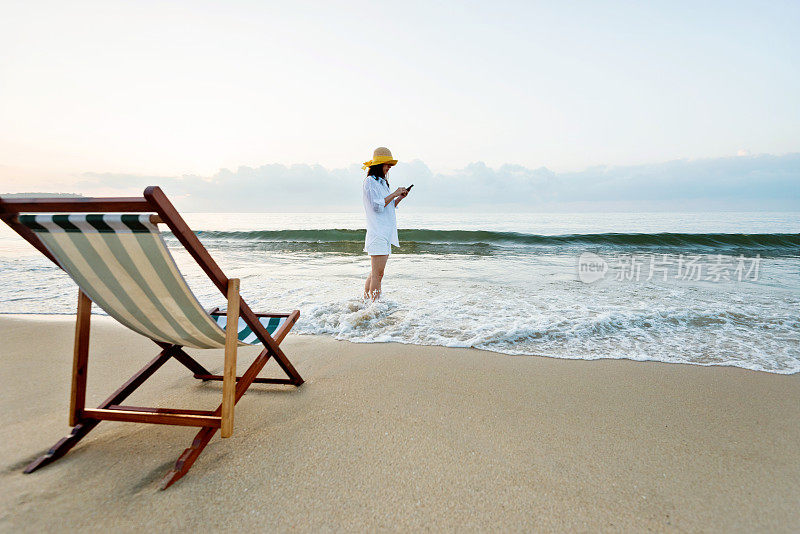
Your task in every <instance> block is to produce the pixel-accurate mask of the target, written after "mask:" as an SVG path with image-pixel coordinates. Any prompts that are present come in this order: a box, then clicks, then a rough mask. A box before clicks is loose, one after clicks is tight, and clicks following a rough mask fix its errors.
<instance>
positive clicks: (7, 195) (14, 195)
mask: <svg viewBox="0 0 800 534" xmlns="http://www.w3.org/2000/svg"><path fill="white" fill-rule="evenodd" d="M0 197H3V198H24V197H48V198H62V197H71V198H84V196H83V195H78V194H77V193H0Z"/></svg>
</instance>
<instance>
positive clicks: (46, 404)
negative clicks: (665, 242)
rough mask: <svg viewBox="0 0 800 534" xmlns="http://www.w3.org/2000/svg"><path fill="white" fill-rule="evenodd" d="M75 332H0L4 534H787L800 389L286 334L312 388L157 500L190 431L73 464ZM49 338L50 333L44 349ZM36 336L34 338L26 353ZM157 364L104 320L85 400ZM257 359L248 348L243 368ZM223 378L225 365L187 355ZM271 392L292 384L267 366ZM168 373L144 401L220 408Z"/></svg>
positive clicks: (160, 430) (132, 433)
mask: <svg viewBox="0 0 800 534" xmlns="http://www.w3.org/2000/svg"><path fill="white" fill-rule="evenodd" d="M73 330H74V319H73V318H72V317H71V316H69V315H63V316H61V315H59V316H55V317H53V316H50V317H49V318H47V317H46V316H45V317H43V316H33V315H23V316H15V317H12V316H10V315H0V339H3V359H4V363H5V370H4V373H2V376H1V377H0V381H2V382H1V383H0V386H1V387H2V390H3V392H4V400H5V403H6V410H4V411H3V414H2V416H0V417H2V420H3V421H4V422H5V425H6V428H7V429H8V435H9V436H10V439H6V440H4V441H3V443H2V445H0V450H2V454H0V458H2V463H3V465H2V467H0V477H2V480H0V483H2V485H3V487H4V488H5V491H4V492H3V493H2V495H0V528H2V529H3V530H11V529H21V530H23V531H34V530H39V531H41V530H44V529H54V528H63V527H64V526H67V527H69V528H90V529H92V530H101V529H108V528H118V529H122V530H133V529H141V528H148V527H160V528H163V527H167V528H172V529H184V530H185V529H188V528H203V527H205V528H208V527H212V528H226V529H230V528H234V527H236V528H259V527H260V528H263V527H264V525H265V524H269V525H270V526H271V528H275V529H276V530H287V529H294V530H298V529H299V530H317V529H335V530H343V529H351V528H356V529H361V530H364V529H371V530H375V529H383V530H408V529H422V528H429V529H431V528H435V529H450V530H454V529H471V530H475V529H480V530H486V529H489V528H497V527H498V526H499V527H501V528H504V529H515V530H530V529H539V530H597V529H603V530H631V529H634V530H645V529H652V530H656V531H671V530H679V531H681V530H695V531H696V530H704V531H708V530H712V531H713V530H716V531H726V530H728V531H729V530H731V529H735V530H756V529H757V530H766V529H769V530H778V531H783V530H789V529H791V528H792V525H796V524H798V523H800V510H798V508H797V506H796V503H797V502H798V500H800V489H798V486H797V480H798V479H800V448H798V447H797V443H798V442H800V375H797V374H796V375H780V374H775V373H766V372H753V371H749V370H746V369H741V368H737V367H727V366H726V367H722V366H698V365H673V364H666V363H662V362H639V361H631V360H610V359H608V360H578V359H575V360H571V359H560V358H552V357H547V356H524V357H521V356H512V355H504V354H502V353H494V352H493V353H492V354H491V356H492V357H487V355H486V354H484V353H483V351H479V350H477V349H461V348H446V347H438V346H421V345H411V344H397V343H343V342H341V341H337V340H334V339H332V338H330V337H327V336H316V335H302V336H298V335H291V334H290V335H289V337H287V339H286V340H285V341H284V342H283V343H282V344H281V347H282V349H283V350H284V352H285V353H286V354H287V356H288V357H289V359H290V360H291V361H292V362H293V363H294V365H295V366H296V367H297V369H298V370H299V371H300V373H301V374H302V375H303V377H304V378H305V379H306V384H304V385H303V386H301V387H300V388H296V389H295V388H290V387H286V386H271V385H258V386H254V387H253V388H251V389H250V390H249V391H248V393H247V395H246V396H245V398H244V399H242V402H240V403H239V404H238V405H237V408H236V418H237V419H236V426H235V430H234V435H233V437H232V438H230V439H226V440H221V439H220V438H219V437H218V436H217V437H215V438H214V439H213V440H212V442H211V443H210V445H209V446H208V448H207V449H206V452H204V453H203V454H202V455H201V456H200V458H199V459H198V461H197V463H196V464H195V465H194V467H193V468H192V469H191V471H190V472H189V473H188V474H187V476H186V477H184V478H183V479H182V480H181V481H179V482H178V483H177V484H175V486H173V487H171V488H170V489H168V490H167V491H165V492H160V491H158V490H157V485H158V481H159V480H160V478H161V476H163V474H164V473H165V471H166V470H167V469H169V467H170V466H171V465H172V464H173V463H174V462H175V460H176V459H177V457H178V456H179V455H180V453H181V452H182V451H183V450H184V449H185V448H186V447H187V446H189V444H190V442H191V439H192V437H193V436H194V432H193V431H192V429H186V428H179V427H167V426H154V425H142V424H129V423H112V422H104V423H102V424H100V425H99V426H98V427H97V429H95V430H94V431H93V432H92V433H90V434H89V436H87V438H86V439H84V440H83V441H82V442H81V443H80V444H79V445H78V446H77V447H76V448H75V449H73V450H72V451H71V452H70V453H68V454H67V455H66V456H65V457H64V458H62V459H60V460H58V461H57V462H55V463H53V464H52V465H50V466H47V467H45V468H43V469H41V470H40V471H37V472H35V473H33V474H31V475H23V474H22V473H21V469H22V468H23V467H24V465H25V464H26V463H27V462H28V461H30V460H32V459H33V458H34V457H36V456H37V455H38V454H40V453H42V452H43V451H45V450H46V449H47V448H49V447H50V446H51V445H52V444H53V443H55V441H57V440H58V439H60V438H61V437H63V436H64V435H65V434H66V433H67V431H68V427H67V424H66V415H67V408H68V403H69V373H70V370H71V364H72V335H73ZM43 332H44V333H46V335H43ZM32 340H36V341H37V342H36V343H33V342H32ZM156 352H157V347H156V346H155V345H154V344H153V343H152V342H151V341H149V340H147V339H145V338H143V337H141V336H139V335H137V334H135V333H132V332H129V331H127V330H125V329H124V328H122V327H120V326H119V325H117V324H116V323H115V322H114V321H113V320H112V319H110V318H103V317H102V316H93V317H92V338H91V344H90V359H89V375H88V376H89V387H88V391H89V396H88V398H87V404H89V405H92V404H97V403H99V402H100V401H102V399H103V398H104V397H105V395H106V394H107V393H108V392H109V391H111V390H113V389H114V388H116V387H117V386H118V385H119V384H121V383H122V382H123V381H125V380H126V379H127V378H128V377H129V376H130V374H132V372H134V371H136V370H137V369H138V368H139V367H141V365H143V364H144V363H145V362H146V361H147V360H149V359H150V358H152V357H153V356H154V355H155V353H156ZM255 352H257V351H256V350H255V349H252V348H249V349H245V350H242V351H241V359H240V367H241V368H243V367H244V366H245V365H247V364H248V363H249V361H251V359H252V357H253V356H254V354H255ZM190 353H191V354H193V355H195V356H197V359H198V360H199V361H201V362H202V363H203V364H204V365H206V366H208V367H209V368H212V367H213V369H215V370H216V369H220V368H221V365H222V358H221V356H220V354H219V351H213V350H209V351H190ZM261 376H280V374H279V370H278V368H277V366H276V365H274V363H273V362H271V363H270V364H269V365H268V366H267V368H266V369H265V370H264V372H262V375H261ZM220 392H221V390H220V388H219V386H218V385H214V384H209V383H205V384H204V383H201V382H198V381H197V380H194V379H193V378H192V377H191V375H190V374H189V373H188V372H187V371H186V370H185V369H184V368H183V367H182V366H180V365H178V364H176V363H174V362H168V363H167V364H166V365H165V366H164V367H163V368H162V369H161V370H159V371H158V373H157V374H156V375H155V376H154V378H153V379H151V381H150V382H148V383H147V385H145V386H144V387H143V388H142V390H141V391H137V392H136V393H135V394H134V396H133V397H132V399H135V401H133V400H132V402H134V403H136V404H141V405H150V406H180V407H184V408H188V407H191V408H199V409H208V408H207V407H208V406H213V405H216V403H218V402H219V396H220Z"/></svg>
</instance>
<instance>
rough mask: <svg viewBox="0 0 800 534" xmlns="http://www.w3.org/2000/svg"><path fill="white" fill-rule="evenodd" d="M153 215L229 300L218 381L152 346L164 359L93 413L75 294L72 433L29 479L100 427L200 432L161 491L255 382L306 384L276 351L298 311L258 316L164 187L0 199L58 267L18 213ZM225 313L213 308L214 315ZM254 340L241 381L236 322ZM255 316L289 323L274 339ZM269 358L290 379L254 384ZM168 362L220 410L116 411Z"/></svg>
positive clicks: (86, 314)
mask: <svg viewBox="0 0 800 534" xmlns="http://www.w3.org/2000/svg"><path fill="white" fill-rule="evenodd" d="M86 212H88V213H120V212H126V213H155V215H151V221H152V222H153V223H164V224H166V225H167V227H168V228H169V229H170V230H171V231H172V233H173V234H174V236H175V237H176V238H177V239H178V241H179V242H180V243H181V245H183V247H184V248H185V249H186V250H187V252H189V254H190V255H191V256H192V258H194V260H195V261H196V262H197V264H198V265H199V266H200V268H201V269H203V271H204V272H205V273H206V274H207V275H208V277H209V278H210V279H211V281H212V283H214V285H215V286H217V288H218V289H219V290H220V291H221V292H222V294H223V295H225V298H226V299H227V301H228V306H227V311H226V312H225V313H226V314H227V323H226V325H230V327H228V326H226V328H225V331H226V339H225V363H224V371H223V374H222V375H215V374H212V373H211V372H210V371H208V370H207V369H206V368H205V367H203V366H202V365H201V364H200V363H199V362H198V361H197V360H195V359H194V358H192V357H191V356H189V355H188V354H187V353H186V352H185V351H184V350H183V348H182V347H181V346H179V345H173V344H170V343H164V342H160V341H156V342H155V343H156V344H157V345H158V346H159V347H161V352H160V353H159V354H158V355H157V356H156V357H155V358H154V359H152V360H151V361H150V362H149V363H148V364H147V365H145V366H144V367H142V368H141V369H140V370H139V371H138V372H137V373H136V374H134V375H133V376H132V377H130V378H129V379H128V381H127V382H125V383H124V384H123V385H122V386H120V387H119V388H118V389H117V390H116V391H115V392H114V393H112V394H111V396H110V397H108V398H107V399H106V400H105V401H104V402H103V403H101V404H100V405H99V406H98V407H97V408H94V409H89V408H86V407H85V404H86V373H87V365H88V357H89V329H90V319H91V306H92V301H91V300H90V299H89V297H87V296H86V295H85V294H84V293H83V292H82V291H79V292H78V308H77V313H76V324H75V346H74V352H73V367H72V388H71V395H70V409H69V424H70V426H72V431H71V433H70V434H69V435H68V436H66V437H64V438H62V439H61V440H60V441H59V442H58V443H56V444H55V445H53V447H51V448H50V450H49V451H47V452H46V453H45V454H44V455H42V456H40V457H39V458H37V459H36V460H34V461H33V462H32V463H31V464H29V465H28V466H27V467H26V468H25V470H24V472H25V473H31V472H33V471H35V470H36V469H39V468H40V467H43V466H45V465H47V464H49V463H52V462H53V461H55V460H57V459H59V458H61V457H62V456H64V455H65V454H66V453H67V452H68V451H69V450H70V449H71V448H72V447H74V446H75V445H76V444H77V443H78V442H79V441H80V440H81V439H83V437H85V436H86V435H87V434H88V433H89V432H90V431H91V430H92V429H93V428H94V427H96V426H97V424H98V423H100V421H125V422H136V423H154V424H162V425H179V426H194V427H200V431H199V432H198V433H197V435H196V436H195V438H194V441H193V442H192V444H191V446H190V447H189V448H187V449H186V450H185V451H184V452H183V454H181V456H180V457H179V458H178V461H177V462H176V463H175V466H174V467H173V469H172V470H170V471H169V472H168V473H167V475H166V476H165V477H164V479H163V480H162V482H161V489H166V488H168V487H169V486H171V485H172V484H174V483H175V482H176V481H177V480H178V479H180V478H181V477H182V476H183V475H185V474H186V473H187V472H188V471H189V468H191V466H192V464H193V463H194V462H195V460H197V457H198V456H199V455H200V453H202V452H203V449H204V448H205V446H206V445H207V444H208V442H209V441H211V438H212V437H213V436H214V434H215V433H216V432H217V429H219V430H220V431H221V432H220V433H221V435H222V437H223V438H227V437H229V436H230V435H231V434H232V432H233V421H234V406H235V405H236V403H237V402H238V401H239V399H240V398H241V397H242V395H244V393H245V392H246V391H247V389H248V388H249V387H250V385H251V384H253V383H260V384H289V385H293V386H299V385H301V384H302V383H303V378H302V377H301V376H300V374H299V373H298V372H297V370H296V369H295V368H294V366H293V365H292V364H291V362H290V361H289V359H288V358H287V357H286V355H285V354H284V353H283V351H282V350H281V349H280V347H279V345H280V343H281V341H283V338H284V337H286V334H288V333H289V330H291V328H292V326H293V325H294V323H295V322H296V321H297V319H298V318H299V316H300V312H299V311H297V310H295V311H293V312H291V313H255V312H253V310H251V309H250V307H249V306H248V305H247V303H246V302H245V301H244V299H242V297H241V296H240V294H239V280H238V279H236V278H228V277H226V276H225V274H224V273H223V272H222V269H220V268H219V266H218V265H217V263H216V262H215V261H214V259H213V258H212V257H211V255H210V254H209V253H208V251H207V250H206V248H205V247H204V246H203V244H202V243H201V242H200V240H199V239H198V238H197V235H195V233H194V232H192V230H191V229H190V228H189V226H188V225H187V224H186V222H185V221H184V220H183V218H182V217H181V216H180V214H179V213H178V211H177V210H176V209H175V207H174V206H173V205H172V203H171V202H170V201H169V199H168V198H167V196H166V195H165V194H164V193H163V191H161V188H159V187H156V186H151V187H148V188H147V189H145V191H144V195H143V197H114V198H18V199H17V198H15V199H3V198H0V219H2V220H3V222H5V223H6V224H7V225H8V226H9V227H11V229H12V230H14V231H15V232H17V233H18V234H19V235H20V236H21V237H23V238H24V239H25V240H26V241H28V242H29V243H30V244H31V245H33V246H34V247H36V249H38V250H39V251H40V252H41V253H42V254H44V255H45V256H47V257H48V258H49V259H50V260H51V261H53V262H54V263H56V265H58V263H57V262H56V260H55V258H54V257H53V256H52V255H51V254H50V252H49V251H48V250H47V248H46V247H45V246H44V244H43V243H42V242H41V241H40V240H39V238H38V237H37V236H36V234H35V233H34V232H33V231H31V230H30V229H29V228H28V227H26V226H24V225H22V224H21V223H20V222H19V214H20V213H86ZM222 313H223V312H220V311H219V308H216V309H215V310H213V311H212V312H211V314H212V315H221V314H222ZM239 317H242V319H244V321H245V323H247V325H248V326H249V327H250V329H251V330H252V331H253V332H254V333H255V334H256V337H257V338H258V340H259V341H260V342H261V343H262V344H263V346H264V349H263V350H262V351H261V353H260V354H259V355H258V357H256V359H255V360H254V361H253V363H252V364H251V365H250V367H249V368H248V369H247V371H245V373H244V374H243V375H242V376H236V349H237V345H238V337H237V335H238V332H237V325H238V322H239V321H238V318H239ZM260 317H286V318H287V320H286V321H285V322H284V323H283V324H282V325H281V326H280V327H279V328H278V329H277V330H276V331H275V332H274V336H271V335H270V334H269V332H267V330H266V328H264V325H262V324H261V322H260V321H259V318H260ZM270 357H274V358H275V361H276V362H277V363H278V365H279V366H280V367H281V368H282V369H283V371H284V372H285V373H286V375H287V376H288V377H289V378H258V377H257V375H258V373H259V372H261V370H262V369H263V368H264V365H266V363H267V361H268V360H269V358H270ZM170 358H175V360H177V361H178V362H180V363H181V364H182V365H184V366H185V367H186V368H187V369H189V370H190V371H191V372H192V373H193V374H194V377H195V378H197V379H200V380H203V381H206V380H221V381H222V403H221V404H220V405H219V407H218V408H217V409H216V410H213V411H204V410H185V409H174V408H151V407H141V406H126V405H123V404H121V403H122V402H123V401H124V400H125V398H127V397H128V396H129V395H130V394H131V393H133V391H134V390H136V389H137V388H138V387H139V386H141V385H142V384H143V383H144V382H145V381H146V380H147V379H148V378H150V377H151V376H152V375H153V374H154V373H155V372H156V371H157V370H158V369H159V368H160V367H161V366H162V365H164V363H166V362H167V361H168V360H169V359H170Z"/></svg>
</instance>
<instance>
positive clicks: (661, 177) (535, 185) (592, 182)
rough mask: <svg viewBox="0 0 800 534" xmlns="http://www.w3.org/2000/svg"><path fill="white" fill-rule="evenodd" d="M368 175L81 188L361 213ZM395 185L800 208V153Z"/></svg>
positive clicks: (552, 205) (597, 201)
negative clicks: (153, 190) (154, 188)
mask: <svg viewBox="0 0 800 534" xmlns="http://www.w3.org/2000/svg"><path fill="white" fill-rule="evenodd" d="M363 176H364V171H362V170H361V167H360V166H359V165H352V166H350V167H347V168H342V169H333V170H329V169H326V168H324V167H322V166H319V165H291V166H285V165H279V164H271V165H263V166H260V167H239V168H238V169H236V170H235V171H233V170H229V169H222V170H220V171H219V172H217V173H216V174H214V175H213V176H207V177H205V176H196V175H185V176H179V177H171V176H140V175H129V174H112V173H85V174H84V175H83V176H82V179H81V181H80V182H79V183H77V184H76V186H77V188H78V189H79V191H80V192H85V193H93V192H96V191H102V192H103V194H109V193H111V194H115V193H116V194H125V195H128V194H138V193H139V192H141V190H142V189H143V188H144V187H145V186H147V185H160V186H161V187H162V188H163V189H164V190H165V191H166V192H167V194H168V195H170V196H171V197H172V198H173V199H175V202H176V204H177V205H178V206H179V207H180V208H181V209H184V210H188V211H239V212H261V211H273V212H275V211H278V212H288V211H359V210H360V209H361V182H362V180H363ZM389 181H390V183H391V186H392V187H393V188H394V187H397V186H399V185H403V186H407V185H409V184H412V183H413V184H414V191H413V193H412V196H411V197H410V198H409V200H408V201H407V203H406V206H407V209H420V210H431V209H444V210H470V209H471V210H482V211H541V210H571V209H579V210H585V209H597V210H615V209H619V210H642V211H646V210H653V209H655V210H676V211H679V210H683V209H691V210H694V209H739V210H747V209H756V210H761V209H772V210H796V209H798V206H800V154H788V155H782V156H774V155H760V156H736V157H730V158H716V159H703V160H676V161H670V162H665V163H659V164H650V165H635V166H618V167H606V166H601V167H593V168H589V169H585V170H583V171H580V172H568V173H555V172H553V171H551V170H549V169H547V168H545V167H540V168H537V169H531V168H527V167H523V166H521V165H510V164H509V165H502V166H500V167H499V168H491V167H489V166H487V165H486V164H485V163H483V162H480V161H479V162H475V163H471V164H469V165H467V166H466V167H464V168H463V169H459V170H456V171H452V172H449V173H435V172H433V171H431V169H430V168H429V167H428V166H427V165H425V163H423V162H422V161H419V160H414V161H410V162H401V163H398V164H397V166H396V167H394V168H393V169H392V171H391V173H390V175H389ZM95 194H97V193H95Z"/></svg>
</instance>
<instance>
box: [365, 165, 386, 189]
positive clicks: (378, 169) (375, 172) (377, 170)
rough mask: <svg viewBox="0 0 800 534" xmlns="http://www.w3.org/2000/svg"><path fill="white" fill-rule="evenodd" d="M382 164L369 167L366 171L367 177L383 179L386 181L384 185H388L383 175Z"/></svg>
mask: <svg viewBox="0 0 800 534" xmlns="http://www.w3.org/2000/svg"><path fill="white" fill-rule="evenodd" d="M383 165H384V164H383V163H380V164H378V165H370V167H369V170H368V171H367V176H374V177H376V178H383V179H384V180H386V184H387V185H388V184H389V180H387V179H386V175H385V174H384V173H383Z"/></svg>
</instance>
